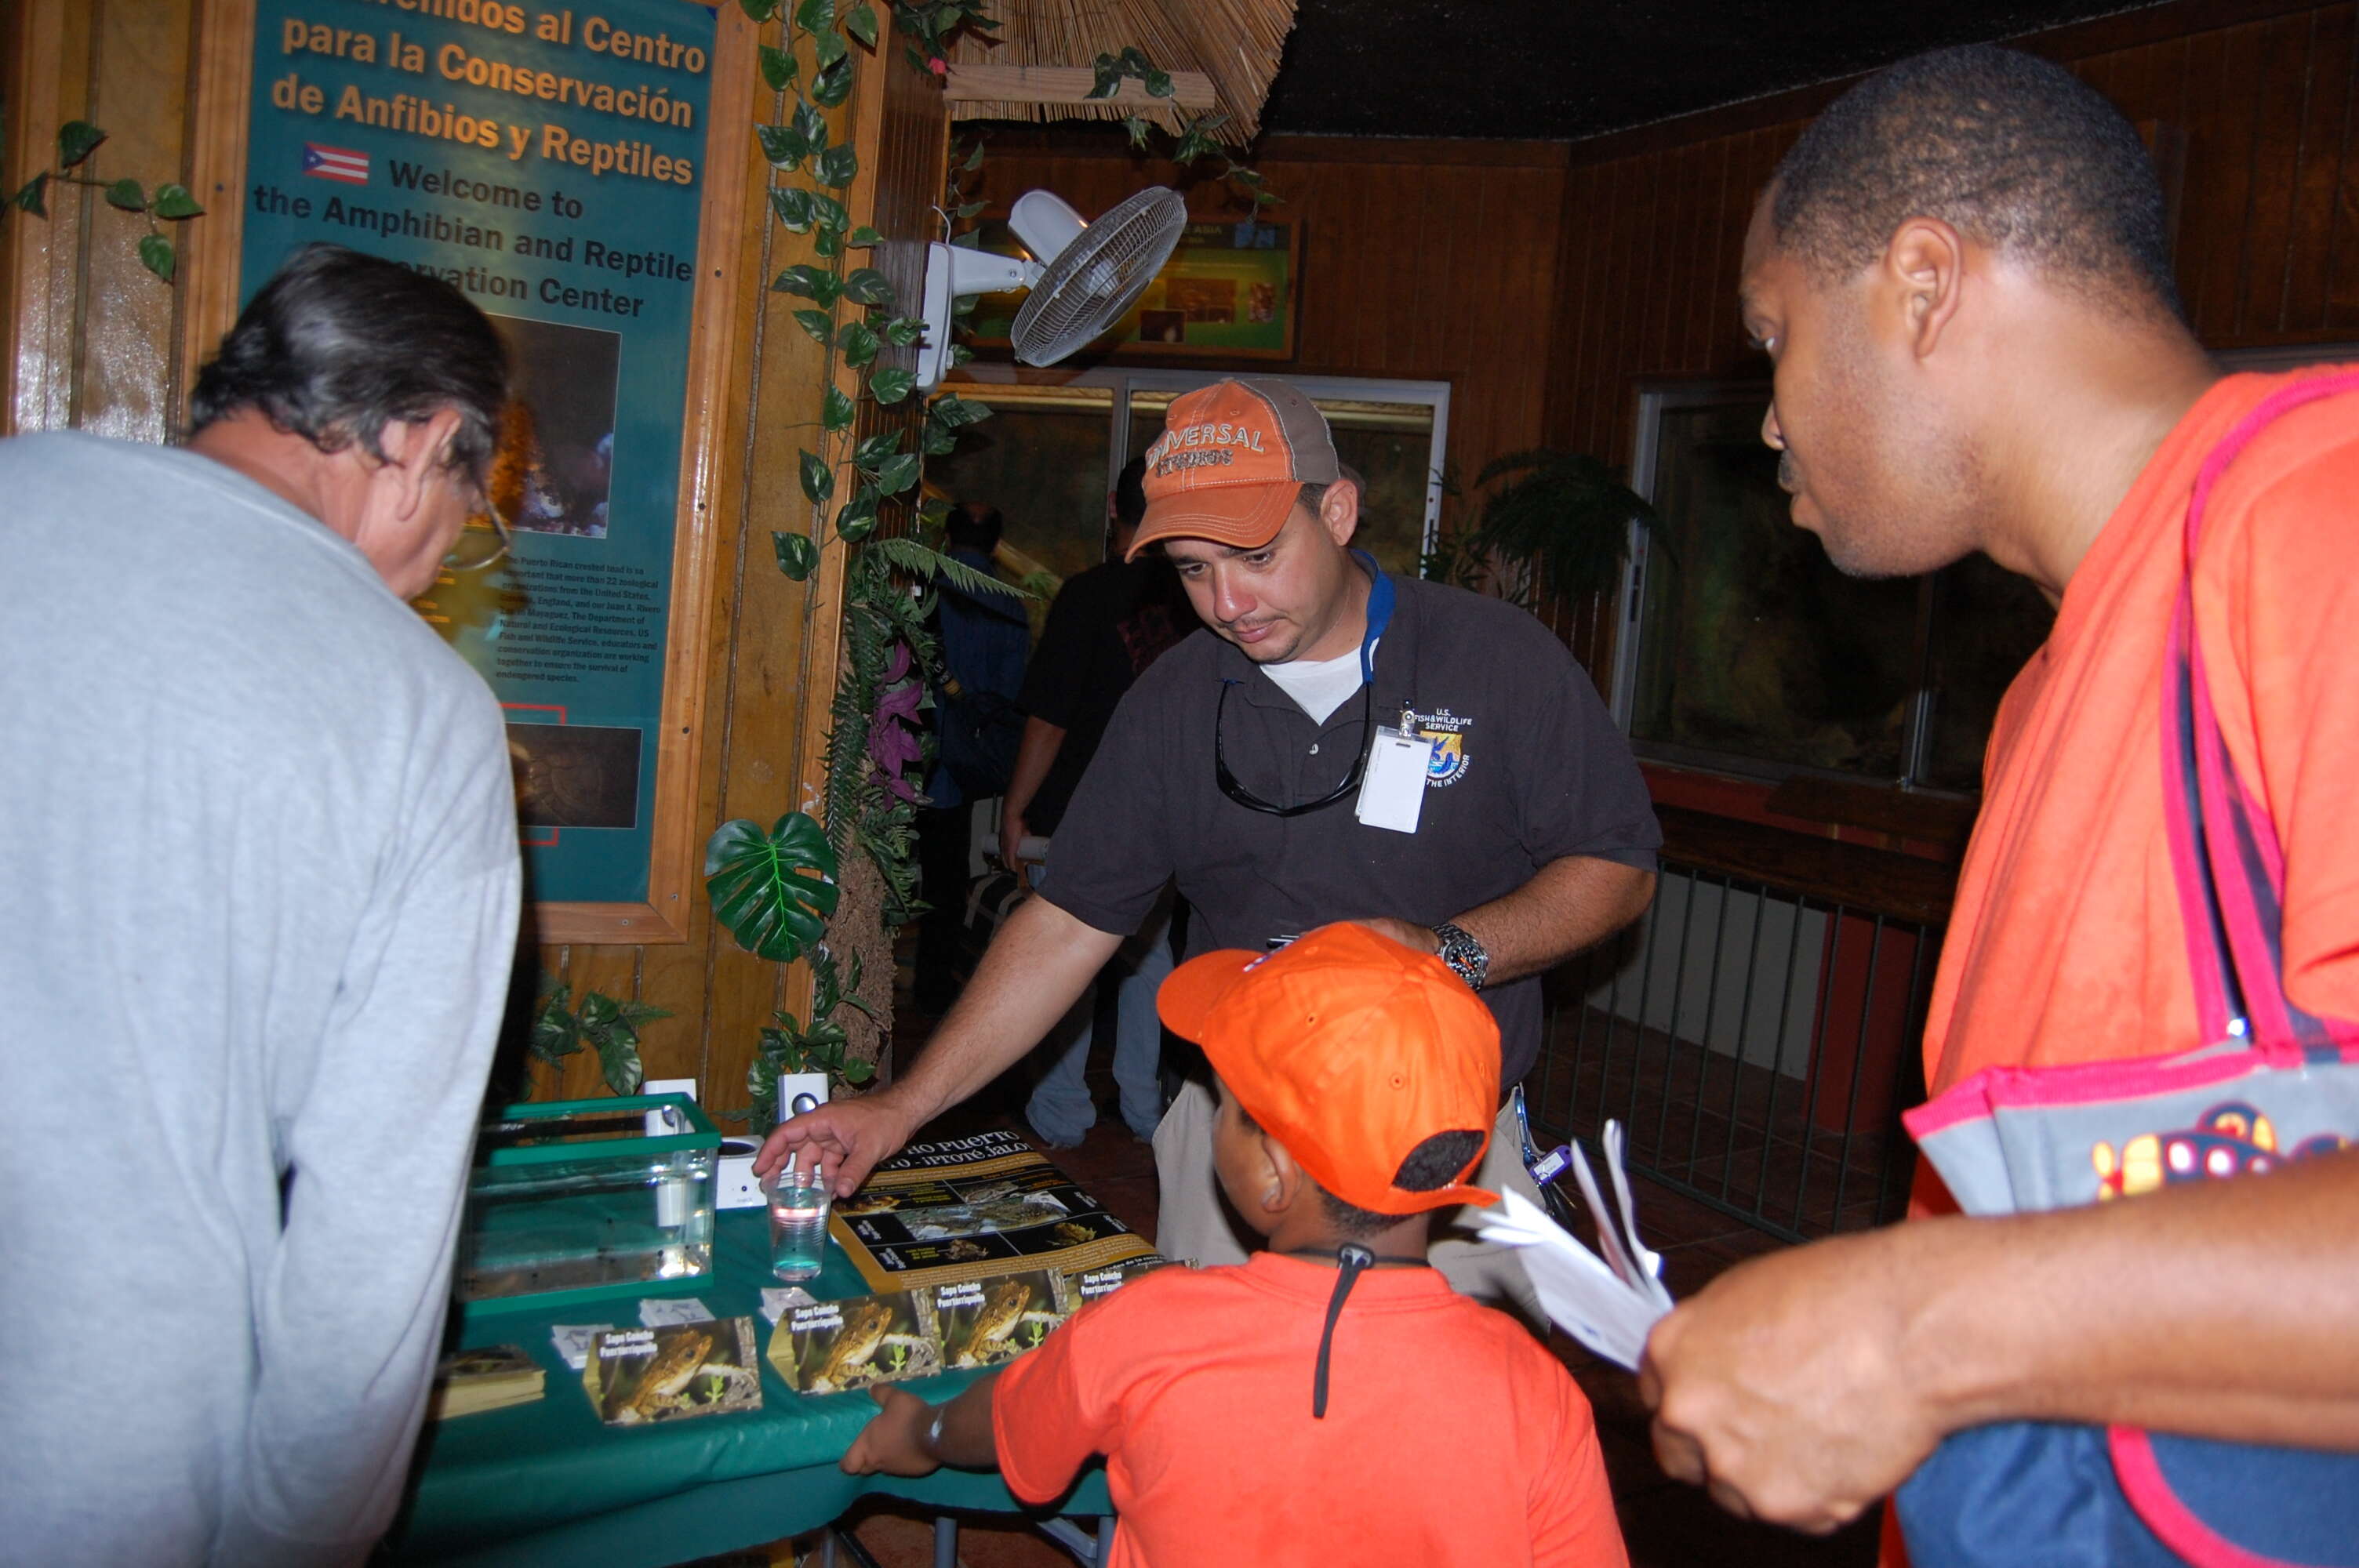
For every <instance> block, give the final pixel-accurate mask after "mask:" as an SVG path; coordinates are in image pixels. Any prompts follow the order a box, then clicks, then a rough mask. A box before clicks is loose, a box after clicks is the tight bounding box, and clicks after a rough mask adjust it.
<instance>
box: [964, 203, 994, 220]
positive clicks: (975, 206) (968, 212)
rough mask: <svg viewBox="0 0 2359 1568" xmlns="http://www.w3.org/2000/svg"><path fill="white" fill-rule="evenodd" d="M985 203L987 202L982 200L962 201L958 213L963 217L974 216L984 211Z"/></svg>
mask: <svg viewBox="0 0 2359 1568" xmlns="http://www.w3.org/2000/svg"><path fill="white" fill-rule="evenodd" d="M985 205H987V204H986V203H984V202H981V201H962V202H960V203H959V210H958V215H959V217H960V218H962V219H966V218H972V217H973V216H974V215H975V214H976V213H978V212H980V211H983V210H984V206H985Z"/></svg>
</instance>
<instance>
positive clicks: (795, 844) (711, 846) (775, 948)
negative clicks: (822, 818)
mask: <svg viewBox="0 0 2359 1568" xmlns="http://www.w3.org/2000/svg"><path fill="white" fill-rule="evenodd" d="M835 875H836V868H835V851H834V850H833V849H830V848H828V842H827V830H826V829H825V828H823V827H821V826H820V825H819V823H818V822H817V821H816V820H814V819H813V818H812V817H811V816H809V815H808V814H806V813H804V812H800V811H794V812H788V814H787V815H786V816H781V817H779V818H778V820H777V826H776V827H772V828H771V829H770V831H768V832H767V833H765V832H763V831H762V828H761V825H760V824H758V823H755V822H749V821H746V820H745V819H744V818H742V817H741V818H738V819H737V820H735V821H732V822H724V823H723V824H722V825H721V826H720V827H717V828H715V829H714V830H713V833H712V838H709V839H707V840H706V841H705V845H704V889H705V892H706V893H707V894H708V895H709V896H710V897H711V898H712V914H713V917H714V918H715V919H717V920H719V921H720V922H721V924H722V925H723V926H724V927H725V928H726V929H727V930H728V932H729V935H732V936H734V938H736V941H737V945H738V946H741V947H743V948H745V950H746V951H747V952H749V953H752V954H753V955H754V956H755V957H759V958H767V959H769V960H770V961H771V962H772V963H776V964H784V963H790V962H792V961H793V960H794V959H796V958H799V957H801V956H802V954H803V950H804V949H805V948H807V947H809V946H810V945H811V944H812V943H814V942H816V941H818V940H819V938H820V935H821V933H822V932H824V931H825V930H826V929H827V917H828V916H829V915H831V914H834V913H835V905H836V900H837V898H838V897H839V896H840V895H839V892H838V890H837V888H836V884H835Z"/></svg>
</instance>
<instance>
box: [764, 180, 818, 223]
mask: <svg viewBox="0 0 2359 1568" xmlns="http://www.w3.org/2000/svg"><path fill="white" fill-rule="evenodd" d="M770 211H773V212H776V213H777V215H778V222H781V223H783V224H785V225H786V226H787V228H788V230H789V231H790V232H794V233H798V234H801V233H807V232H810V226H811V193H810V191H808V190H805V189H801V188H799V187H797V186H781V187H778V188H776V189H773V190H771V192H770Z"/></svg>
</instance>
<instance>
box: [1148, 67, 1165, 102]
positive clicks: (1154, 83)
mask: <svg viewBox="0 0 2359 1568" xmlns="http://www.w3.org/2000/svg"><path fill="white" fill-rule="evenodd" d="M1146 80H1147V96H1148V97H1149V98H1169V97H1170V96H1171V73H1170V72H1169V71H1168V70H1149V71H1148V72H1147V78H1146Z"/></svg>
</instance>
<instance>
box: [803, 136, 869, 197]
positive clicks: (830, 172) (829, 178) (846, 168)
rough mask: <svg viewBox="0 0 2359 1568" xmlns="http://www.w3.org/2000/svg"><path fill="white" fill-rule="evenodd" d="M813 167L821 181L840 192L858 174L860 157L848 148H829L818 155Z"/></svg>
mask: <svg viewBox="0 0 2359 1568" xmlns="http://www.w3.org/2000/svg"><path fill="white" fill-rule="evenodd" d="M813 167H814V168H815V169H816V170H817V172H818V174H819V177H820V178H821V180H823V181H825V182H826V183H827V184H829V185H832V186H834V187H835V188H836V189H838V190H841V189H843V188H844V187H845V186H847V185H850V184H851V183H852V178H853V176H854V175H856V174H858V173H859V172H860V155H859V154H857V153H855V152H853V150H852V149H851V148H850V147H848V146H834V147H830V148H828V149H827V150H826V151H825V152H823V153H821V154H820V155H819V158H818V160H817V162H816V163H815V164H814V165H813Z"/></svg>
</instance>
